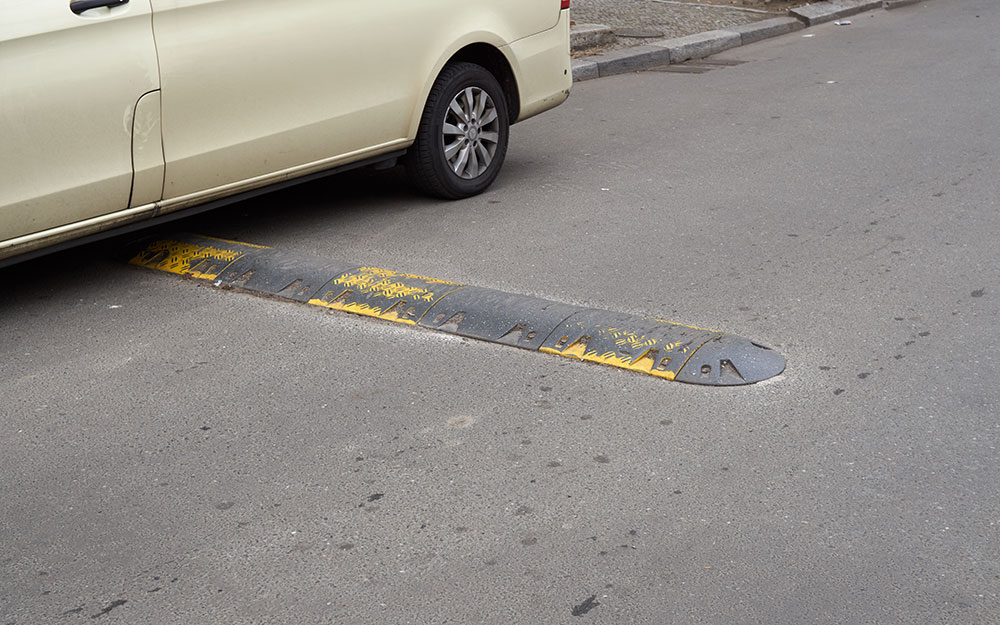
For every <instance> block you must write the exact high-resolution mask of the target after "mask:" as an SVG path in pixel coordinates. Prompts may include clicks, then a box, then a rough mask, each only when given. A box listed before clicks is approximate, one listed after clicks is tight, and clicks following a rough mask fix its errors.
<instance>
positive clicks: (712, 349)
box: [677, 334, 785, 386]
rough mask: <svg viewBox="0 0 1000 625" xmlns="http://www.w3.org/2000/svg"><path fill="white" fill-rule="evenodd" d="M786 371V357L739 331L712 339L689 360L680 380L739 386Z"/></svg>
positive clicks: (680, 374)
mask: <svg viewBox="0 0 1000 625" xmlns="http://www.w3.org/2000/svg"><path fill="white" fill-rule="evenodd" d="M784 370H785V358H784V357H783V356H782V355H781V354H779V353H778V352H776V351H774V350H772V349H771V348H769V347H765V346H763V345H760V344H759V343H754V342H753V341H751V340H749V339H745V338H743V337H742V336H736V335H735V334H723V335H721V336H718V337H715V338H713V339H712V340H710V341H708V342H707V343H705V344H704V345H702V346H701V347H699V348H698V351H696V352H695V353H694V355H693V356H691V358H690V359H688V361H687V363H686V364H685V365H684V367H683V368H682V369H681V371H680V373H679V374H678V375H677V381H678V382H690V383H693V384H711V385H714V386H736V385H739V384H753V383H754V382H760V381H761V380H766V379H768V378H773V377H774V376H776V375H778V374H779V373H781V372H782V371H784Z"/></svg>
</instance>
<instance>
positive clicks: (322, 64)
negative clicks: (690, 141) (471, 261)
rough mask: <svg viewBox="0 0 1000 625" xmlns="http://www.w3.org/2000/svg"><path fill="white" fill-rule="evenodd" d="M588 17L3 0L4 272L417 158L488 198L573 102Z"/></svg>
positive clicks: (425, 173) (457, 7)
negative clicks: (526, 137) (545, 125)
mask: <svg viewBox="0 0 1000 625" xmlns="http://www.w3.org/2000/svg"><path fill="white" fill-rule="evenodd" d="M568 9H569V0H477V1H474V2H470V1H468V0H419V1H414V0H382V1H381V2H373V1H372V0H295V1H294V2H274V1H273V0H272V1H265V0H76V1H75V2H68V1H67V0H0V264H7V263H9V262H13V259H14V257H15V256H17V255H23V254H25V253H27V252H32V251H35V250H40V249H42V248H46V247H48V248H49V249H52V247H51V246H54V245H57V244H59V245H58V247H62V244H65V243H66V242H68V241H70V240H78V239H80V238H81V237H88V238H93V235H96V234H97V233H105V234H106V233H108V232H110V231H115V230H116V229H117V231H121V229H122V228H123V227H132V225H133V224H135V223H137V222H152V221H154V220H157V218H160V217H161V216H166V215H170V216H171V217H173V216H176V215H179V214H181V213H182V212H185V211H186V212H192V211H197V210H204V209H206V208H210V207H212V206H215V205H218V204H219V203H222V201H223V200H224V201H232V200H233V199H235V198H239V197H243V196H246V195H248V194H250V193H257V192H260V191H261V190H264V189H270V188H275V187H278V186H283V185H284V184H288V183H289V182H290V181H293V180H294V181H301V180H305V179H309V178H312V177H315V176H317V175H320V174H325V173H329V172H331V171H336V170H340V169H345V168H351V167H358V166H363V165H369V164H381V165H389V164H392V163H394V162H395V161H396V160H397V159H399V160H400V161H401V162H402V163H403V164H404V165H405V166H406V168H407V171H408V173H409V174H410V176H411V178H412V179H413V180H414V182H415V183H416V184H417V186H418V187H420V188H421V189H423V190H424V191H426V192H428V193H431V194H433V195H436V196H438V197H442V198H449V199H457V198H463V197H468V196H470V195H474V194H476V193H479V192H481V191H483V190H484V189H485V188H486V187H488V186H489V185H490V183H492V182H493V180H494V179H495V178H496V176H497V173H498V172H499V170H500V167H501V165H502V163H503V160H504V155H505V153H506V149H507V139H508V129H509V126H510V124H511V123H514V122H517V121H521V120H523V119H526V118H528V117H531V116H532V115H535V114H537V113H540V112H542V111H545V110H546V109H550V108H552V107H554V106H556V105H558V104H559V103H561V102H562V101H563V100H565V99H566V97H567V96H568V94H569V90H570V86H571V84H572V75H571V73H570V57H569V10H568ZM22 258H24V256H22ZM4 259H7V260H6V262H5V260H4Z"/></svg>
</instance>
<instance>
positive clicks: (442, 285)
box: [309, 267, 464, 325]
mask: <svg viewBox="0 0 1000 625" xmlns="http://www.w3.org/2000/svg"><path fill="white" fill-rule="evenodd" d="M463 286H464V285H462V284H459V283H458V282H449V281H447V280H438V279H436V278H427V277H424V276H417V275H413V274H409V273H399V272H396V271H390V270H388V269H379V268H378V267H358V268H357V269H355V270H353V271H349V272H347V273H345V274H343V275H341V276H338V277H337V278H334V279H333V280H331V281H330V282H329V283H328V284H326V285H325V286H324V287H323V289H322V290H321V293H317V296H316V297H314V298H312V299H310V300H309V303H310V304H315V305H317V306H324V307H326V308H332V309H334V310H346V311H347V312H352V313H355V314H358V315H367V316H369V317H378V318H379V319H385V320H387V321H395V322H398V323H405V324H409V325H416V323H417V321H419V320H420V318H421V317H423V316H424V313H426V312H427V310H428V309H429V308H430V307H431V306H433V305H434V304H435V303H437V301H438V300H440V299H441V298H442V297H444V296H445V295H447V294H449V293H451V292H452V291H455V290H458V289H461V288H462V287H463Z"/></svg>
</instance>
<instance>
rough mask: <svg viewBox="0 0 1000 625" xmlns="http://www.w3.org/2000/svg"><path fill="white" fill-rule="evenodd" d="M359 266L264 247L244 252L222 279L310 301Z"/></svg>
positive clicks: (225, 281)
mask: <svg viewBox="0 0 1000 625" xmlns="http://www.w3.org/2000/svg"><path fill="white" fill-rule="evenodd" d="M355 269H357V265H349V264H347V263H338V262H336V261H330V260H326V259H319V258H311V257H308V256H302V255H301V254H290V253H288V252H284V251H281V250H273V249H263V250H259V251H258V252H257V253H254V254H244V255H243V256H241V257H240V258H238V259H237V260H235V261H234V262H233V263H232V264H231V265H229V266H228V267H226V268H225V269H224V270H223V271H222V272H221V273H220V274H219V277H218V279H219V281H221V282H222V284H226V285H228V286H234V287H239V288H243V289H247V290H249V291H257V292H260V293H268V294H271V295H279V296H281V297H285V298H288V299H292V300H295V301H297V302H308V301H310V300H312V299H313V298H314V297H317V296H318V295H319V294H320V293H319V292H320V291H321V290H322V288H323V287H324V286H326V284H327V283H328V282H330V280H331V279H334V278H336V277H337V276H339V275H342V274H344V273H347V272H350V271H354V270H355Z"/></svg>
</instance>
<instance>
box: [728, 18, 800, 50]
mask: <svg viewBox="0 0 1000 625" xmlns="http://www.w3.org/2000/svg"><path fill="white" fill-rule="evenodd" d="M805 27H806V25H805V24H803V23H802V22H801V21H799V20H797V19H795V18H794V17H775V18H772V19H769V20H763V21H760V22H752V23H750V24H744V25H743V26H737V27H736V28H731V29H729V30H731V31H732V32H734V33H739V34H740V38H741V44H740V45H744V46H745V45H747V44H751V43H754V42H756V41H763V40H764V39H770V38H771V37H777V36H778V35H787V34H788V33H792V32H795V31H797V30H802V29H803V28H805Z"/></svg>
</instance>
